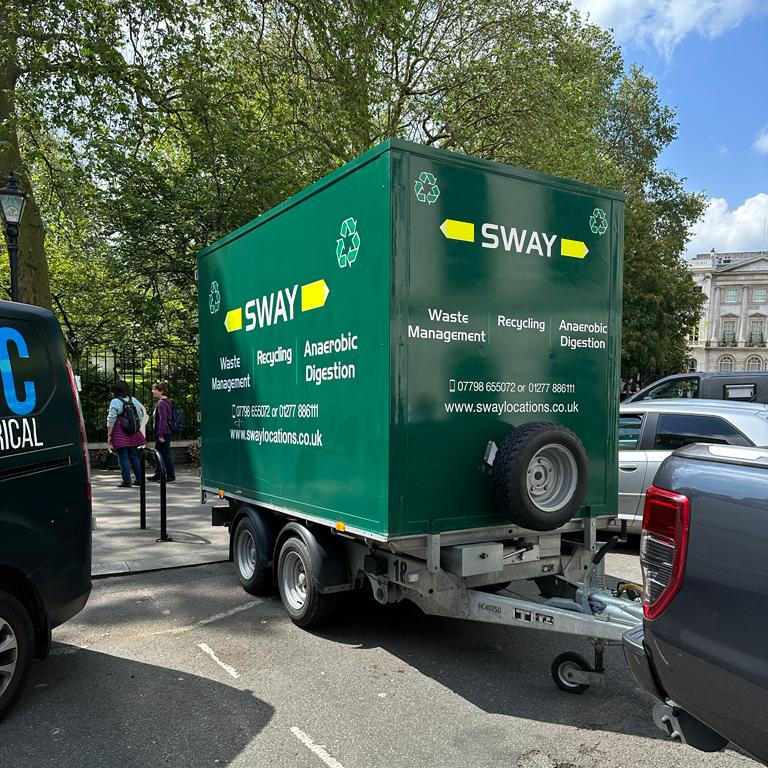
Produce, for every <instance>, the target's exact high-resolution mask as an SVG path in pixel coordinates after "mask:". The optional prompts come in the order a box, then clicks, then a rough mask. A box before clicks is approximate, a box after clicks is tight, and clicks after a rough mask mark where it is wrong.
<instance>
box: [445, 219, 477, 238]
mask: <svg viewBox="0 0 768 768" xmlns="http://www.w3.org/2000/svg"><path fill="white" fill-rule="evenodd" d="M440 231H441V232H442V233H443V234H444V235H445V236H446V237H447V238H448V239H449V240H464V241H466V242H467V243H474V242H475V225H474V224H473V223H472V222H471V221H456V220H455V219H446V220H445V221H444V222H443V223H442V224H441V225H440Z"/></svg>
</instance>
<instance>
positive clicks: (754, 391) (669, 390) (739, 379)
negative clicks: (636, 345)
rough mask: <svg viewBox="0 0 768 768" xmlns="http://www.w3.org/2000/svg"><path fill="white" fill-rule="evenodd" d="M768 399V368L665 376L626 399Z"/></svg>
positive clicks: (745, 400)
mask: <svg viewBox="0 0 768 768" xmlns="http://www.w3.org/2000/svg"><path fill="white" fill-rule="evenodd" d="M683 397H684V398H690V399H702V400H737V401H740V402H755V403H768V371H728V372H725V371H703V372H698V373H681V374H676V375H674V376H665V377H664V378H663V379H659V380H658V381H654V382H653V384H649V385H648V386H647V387H644V388H643V389H641V390H640V391H639V392H635V394H634V395H630V396H629V397H627V398H626V399H625V400H624V402H625V403H636V402H638V401H640V400H670V399H678V398H683Z"/></svg>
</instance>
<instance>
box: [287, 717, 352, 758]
mask: <svg viewBox="0 0 768 768" xmlns="http://www.w3.org/2000/svg"><path fill="white" fill-rule="evenodd" d="M291 733H292V734H293V735H294V736H295V737H296V738H297V739H298V740H299V741H300V742H301V743H302V744H303V745H304V746H305V747H306V748H307V749H308V750H309V751H310V752H314V753H315V754H316V755H317V756H318V757H319V758H320V759H321V760H322V761H323V762H324V763H325V764H326V765H327V766H328V768H344V766H343V765H342V764H341V763H340V762H339V761H338V760H337V759H336V758H335V757H332V756H331V755H329V754H328V753H327V752H326V751H325V749H324V748H323V746H322V745H321V744H315V742H314V741H312V739H310V738H309V736H307V734H306V733H304V731H302V730H300V729H299V728H297V727H296V726H295V725H294V726H292V728H291Z"/></svg>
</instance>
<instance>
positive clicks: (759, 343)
mask: <svg viewBox="0 0 768 768" xmlns="http://www.w3.org/2000/svg"><path fill="white" fill-rule="evenodd" d="M749 343H750V344H751V345H752V346H754V347H763V346H765V320H753V321H752V323H751V324H750V326H749Z"/></svg>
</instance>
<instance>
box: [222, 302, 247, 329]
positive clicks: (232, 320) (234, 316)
mask: <svg viewBox="0 0 768 768" xmlns="http://www.w3.org/2000/svg"><path fill="white" fill-rule="evenodd" d="M224 326H225V327H226V329H227V332H228V333H232V331H239V330H240V329H241V328H242V327H243V308H242V307H238V308H237V309H230V310H229V312H227V316H226V317H225V318H224Z"/></svg>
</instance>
